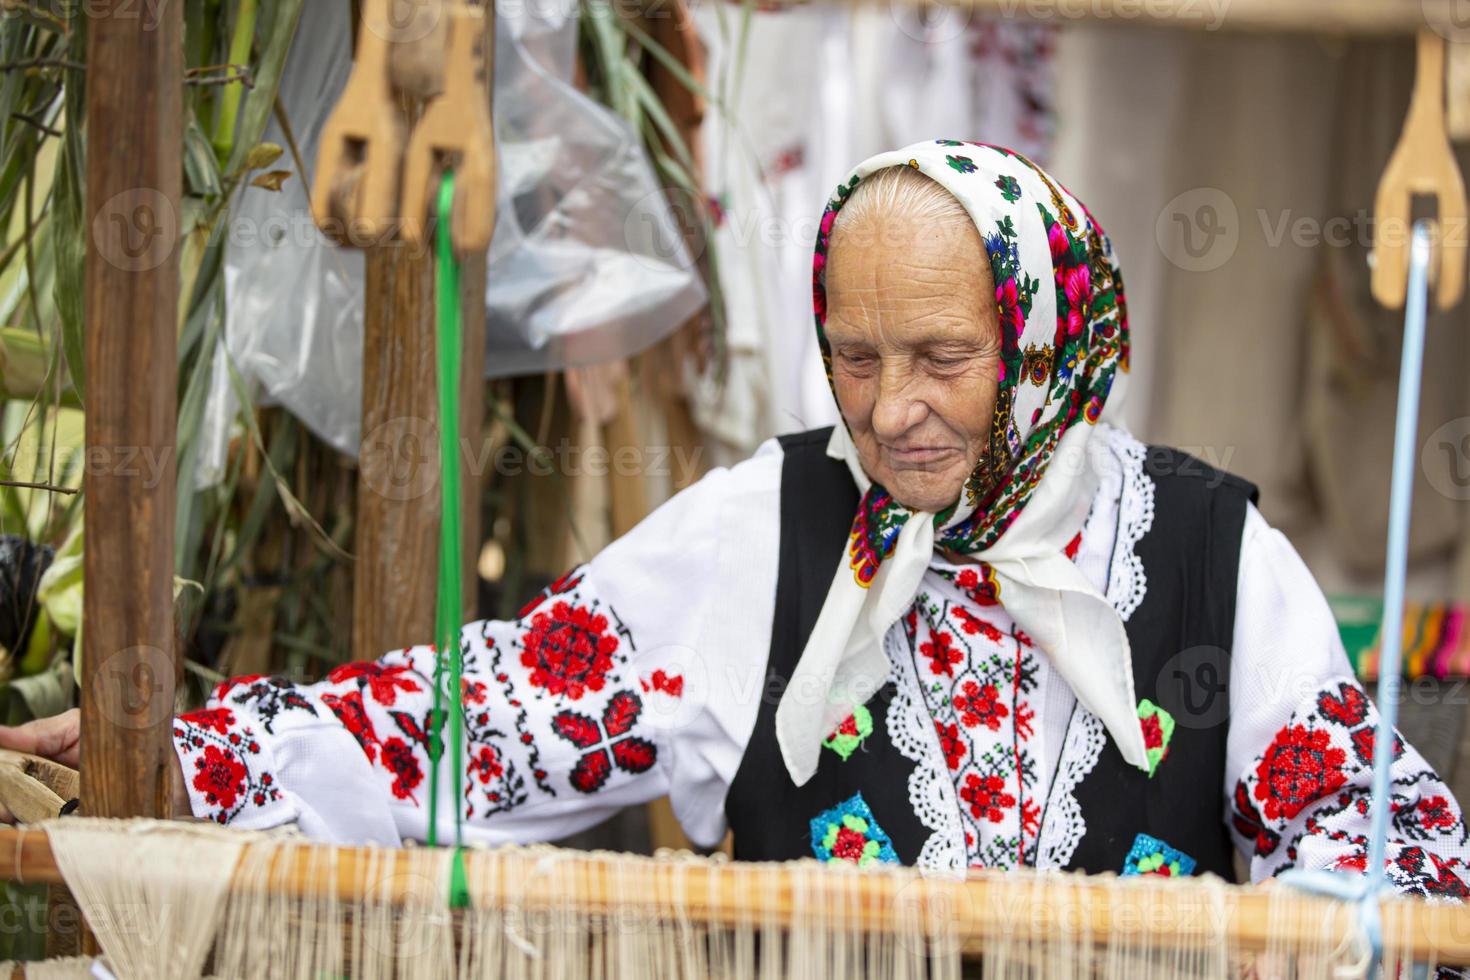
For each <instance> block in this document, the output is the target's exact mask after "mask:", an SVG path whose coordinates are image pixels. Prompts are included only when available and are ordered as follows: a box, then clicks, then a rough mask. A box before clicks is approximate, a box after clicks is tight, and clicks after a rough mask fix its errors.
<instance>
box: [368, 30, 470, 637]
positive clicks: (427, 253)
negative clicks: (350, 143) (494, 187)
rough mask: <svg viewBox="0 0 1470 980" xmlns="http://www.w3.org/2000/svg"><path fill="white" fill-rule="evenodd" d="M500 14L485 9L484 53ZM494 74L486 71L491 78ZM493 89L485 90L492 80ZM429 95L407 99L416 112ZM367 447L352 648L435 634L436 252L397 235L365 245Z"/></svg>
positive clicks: (464, 408) (466, 414)
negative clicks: (491, 14) (488, 13)
mask: <svg viewBox="0 0 1470 980" xmlns="http://www.w3.org/2000/svg"><path fill="white" fill-rule="evenodd" d="M493 20H494V19H493V17H489V18H487V21H486V30H487V33H488V35H489V36H488V38H487V41H486V44H487V58H488V52H489V51H490V50H491V48H490V46H491V45H493V43H494V42H493V38H494V26H493ZM488 75H489V72H487V76H488ZM486 81H487V87H486V89H485V93H486V94H485V97H486V98H489V88H488V77H487V80H486ZM421 107H422V104H421V103H418V102H416V101H414V102H411V103H410V105H409V118H410V119H413V118H415V117H416V115H417V113H418V111H419V110H420V109H421ZM366 255H367V290H366V300H365V315H364V323H363V328H364V329H363V377H362V450H361V455H360V464H361V465H360V469H359V475H358V493H357V533H356V545H355V550H356V553H357V569H356V574H355V576H354V583H353V617H352V621H353V631H352V649H353V655H354V656H356V657H358V658H362V659H366V658H372V657H378V656H381V655H382V654H384V653H386V652H388V651H389V650H393V649H397V648H400V647H404V646H409V645H412V644H417V643H429V642H432V640H433V635H434V597H435V589H436V588H437V583H438V561H439V551H438V546H439V522H440V518H441V515H440V507H439V493H438V490H439V462H438V424H439V410H438V405H437V401H436V399H437V395H436V394H435V391H436V386H435V370H434V264H433V249H432V248H431V247H425V248H418V249H415V248H411V247H409V246H406V245H404V244H402V243H400V242H393V243H389V244H385V245H378V246H374V247H372V248H368V249H367V250H366ZM485 261H486V256H485V254H484V253H483V252H482V253H478V254H475V255H470V256H466V257H465V258H464V262H463V271H462V290H461V296H462V297H463V304H464V305H463V310H464V319H463V324H462V325H463V331H464V333H463V336H464V365H465V366H464V372H463V374H462V376H461V389H462V390H461V399H460V432H461V434H462V438H463V439H464V441H465V442H466V443H467V444H468V445H469V452H468V453H466V454H462V456H461V465H462V466H463V468H464V490H463V495H462V496H463V503H464V514H463V515H462V526H463V529H464V556H465V567H464V577H465V594H464V603H465V605H464V610H465V615H466V616H470V615H473V614H474V611H475V605H476V603H475V595H476V577H475V568H476V564H477V559H478V557H479V550H480V485H481V478H482V477H483V475H484V474H483V473H478V472H476V465H475V464H476V463H478V462H482V461H483V460H482V457H484V456H485V455H486V454H485V453H483V452H482V451H481V450H482V447H481V446H480V438H481V435H480V434H481V429H482V423H483V419H484V385H485V380H484V350H485V268H484V266H485Z"/></svg>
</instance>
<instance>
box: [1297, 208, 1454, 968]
mask: <svg viewBox="0 0 1470 980" xmlns="http://www.w3.org/2000/svg"><path fill="white" fill-rule="evenodd" d="M1429 256H1430V225H1429V223H1428V222H1427V221H1416V222H1415V223H1414V236H1413V240H1412V242H1411V244H1410V246H1409V290H1408V299H1407V302H1406V304H1405V308H1404V354H1403V360H1402V361H1401V363H1400V364H1399V406H1398V416H1397V418H1396V419H1395V421H1394V434H1393V482H1392V489H1391V492H1390V496H1389V502H1388V556H1387V560H1386V562H1385V568H1384V573H1383V634H1382V642H1381V653H1380V656H1379V660H1378V699H1377V700H1378V733H1377V735H1376V736H1375V737H1374V743H1373V797H1372V814H1373V822H1372V826H1371V828H1370V829H1369V832H1368V867H1367V869H1366V873H1365V874H1362V875H1345V874H1341V873H1337V872H1331V871H1287V872H1285V873H1283V874H1282V875H1281V880H1282V882H1283V883H1284V884H1288V885H1290V886H1292V887H1294V888H1298V889H1300V890H1302V891H1308V892H1314V893H1317V894H1324V895H1330V896H1332V897H1334V898H1339V899H1346V900H1350V901H1357V902H1358V903H1359V905H1358V921H1359V924H1360V925H1361V927H1362V929H1363V937H1364V939H1365V940H1366V942H1367V943H1368V946H1369V950H1370V953H1371V960H1370V962H1369V964H1368V972H1369V973H1372V972H1373V971H1375V970H1376V969H1377V968H1378V963H1379V961H1380V959H1382V956H1383V923H1382V918H1381V915H1380V912H1379V896H1380V894H1381V893H1382V891H1383V889H1384V855H1385V853H1386V851H1387V848H1388V817H1389V811H1390V810H1391V809H1392V806H1393V790H1392V786H1391V785H1390V776H1391V772H1390V769H1391V767H1392V766H1393V748H1394V741H1395V738H1396V736H1395V734H1394V729H1395V727H1396V725H1397V722H1398V713H1399V685H1400V678H1401V675H1402V672H1403V666H1402V661H1403V629H1404V578H1405V576H1406V575H1407V573H1408V561H1409V511H1410V506H1411V505H1412V503H1413V500H1414V458H1415V456H1416V455H1417V453H1416V452H1415V449H1416V442H1417V440H1418V431H1419V381H1420V377H1421V376H1422V374H1423V373H1424V320H1425V310H1426V306H1427V303H1428V297H1429Z"/></svg>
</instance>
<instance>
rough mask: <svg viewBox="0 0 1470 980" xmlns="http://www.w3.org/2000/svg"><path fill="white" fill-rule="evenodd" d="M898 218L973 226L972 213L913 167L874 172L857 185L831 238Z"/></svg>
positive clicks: (936, 223)
mask: <svg viewBox="0 0 1470 980" xmlns="http://www.w3.org/2000/svg"><path fill="white" fill-rule="evenodd" d="M895 217H904V218H910V219H917V220H920V221H922V222H923V223H925V224H934V225H938V224H948V223H950V222H960V223H962V224H964V225H966V226H969V225H970V224H971V221H970V213H969V212H968V211H966V210H965V206H964V205H963V204H961V203H960V200H959V198H957V197H955V196H954V195H953V194H951V193H950V192H949V191H948V190H946V189H945V188H944V185H942V184H940V183H939V182H938V181H937V180H935V179H934V178H932V177H929V176H927V175H926V174H923V173H921V172H919V171H918V170H916V169H914V168H913V167H909V166H902V165H899V166H893V167H884V168H883V169H882V170H875V171H873V172H872V173H871V174H869V175H868V176H866V177H864V178H863V179H862V180H861V181H859V182H858V185H857V187H856V189H854V190H853V192H852V195H851V196H850V197H849V198H848V199H847V201H846V203H844V204H843V205H842V208H841V210H839V211H838V212H837V218H836V220H835V221H833V222H832V237H833V238H836V236H837V230H838V229H839V228H849V229H850V228H852V227H854V226H866V225H868V223H869V222H875V223H877V224H879V225H881V224H882V223H883V222H884V221H886V220H891V219H893V218H895Z"/></svg>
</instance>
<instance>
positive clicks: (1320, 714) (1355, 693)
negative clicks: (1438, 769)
mask: <svg viewBox="0 0 1470 980" xmlns="http://www.w3.org/2000/svg"><path fill="white" fill-rule="evenodd" d="M1377 723H1378V713H1377V711H1376V710H1375V709H1374V707H1373V704H1372V702H1371V701H1369V699H1368V696H1367V695H1366V694H1365V693H1364V692H1363V690H1362V688H1361V687H1359V686H1358V685H1357V684H1356V683H1354V682H1351V681H1342V682H1336V683H1334V684H1333V686H1331V687H1328V688H1325V689H1324V690H1322V691H1319V692H1317V693H1315V694H1313V695H1311V696H1310V697H1309V698H1307V699H1306V700H1305V701H1304V702H1303V707H1302V708H1300V709H1298V711H1297V712H1296V713H1295V714H1293V715H1292V717H1291V718H1290V719H1288V721H1287V723H1286V725H1284V726H1283V727H1282V728H1281V730H1280V731H1279V732H1277V734H1276V737H1275V738H1273V739H1272V741H1271V744H1270V745H1269V746H1268V747H1267V749H1266V751H1265V752H1264V753H1262V755H1261V756H1260V757H1259V758H1258V759H1257V761H1256V764H1255V765H1254V766H1253V767H1252V768H1251V770H1250V771H1249V772H1248V773H1247V774H1246V777H1245V778H1243V779H1242V780H1241V781H1240V782H1239V783H1237V784H1236V787H1235V792H1234V794H1233V795H1232V799H1231V814H1230V826H1231V829H1232V830H1233V831H1234V832H1235V833H1236V834H1237V835H1239V836H1240V837H1241V838H1243V839H1244V840H1245V841H1247V842H1252V841H1253V842H1254V845H1255V847H1254V855H1255V859H1256V860H1257V861H1260V862H1263V863H1264V866H1263V867H1258V868H1257V869H1256V873H1257V875H1258V876H1259V875H1260V874H1262V873H1264V874H1270V875H1275V874H1279V873H1280V872H1281V871H1283V870H1285V869H1286V868H1288V867H1292V866H1294V865H1296V864H1297V862H1298V861H1299V860H1300V859H1301V857H1302V855H1303V854H1312V855H1317V854H1318V853H1319V851H1313V850H1308V849H1307V848H1305V847H1304V846H1303V845H1304V841H1306V840H1307V839H1309V838H1310V839H1312V840H1314V841H1323V842H1329V843H1330V844H1331V845H1332V846H1333V848H1334V849H1337V848H1340V849H1341V850H1340V852H1338V853H1337V854H1335V855H1334V856H1332V857H1330V858H1328V861H1329V864H1328V866H1330V867H1334V868H1336V869H1337V870H1343V871H1362V870H1363V869H1364V867H1365V866H1366V853H1367V839H1366V837H1365V835H1364V834H1363V833H1362V831H1363V829H1364V828H1365V827H1366V825H1367V824H1366V821H1367V820H1368V819H1369V817H1370V816H1371V798H1372V790H1371V785H1372V775H1373V749H1374V744H1375V741H1376V737H1375V736H1376V725H1377ZM1391 765H1392V770H1391V776H1390V786H1391V788H1392V796H1391V799H1390V821H1389V823H1390V839H1389V841H1388V851H1387V860H1388V868H1387V870H1388V874H1389V878H1390V880H1391V881H1392V882H1393V883H1394V885H1395V887H1396V888H1398V889H1399V890H1400V891H1405V892H1415V893H1418V894H1421V895H1443V896H1455V897H1465V896H1466V894H1467V892H1466V885H1465V882H1464V880H1463V878H1462V877H1461V874H1462V872H1463V871H1464V870H1465V864H1464V861H1465V857H1466V854H1467V831H1466V828H1465V824H1464V820H1463V817H1462V816H1461V813H1460V809H1459V807H1458V806H1457V805H1456V804H1455V801H1454V798H1453V797H1452V796H1451V794H1450V792H1449V790H1448V788H1447V787H1446V786H1445V785H1444V783H1443V781H1442V780H1440V778H1439V776H1437V775H1436V774H1435V772H1434V770H1433V769H1432V768H1431V767H1430V766H1429V764H1428V763H1427V762H1426V761H1425V760H1424V758H1423V757H1422V756H1420V755H1419V754H1418V753H1417V752H1415V751H1414V750H1413V749H1412V748H1411V747H1410V746H1408V745H1406V744H1405V743H1404V741H1403V738H1402V737H1401V736H1399V735H1398V734H1397V733H1395V735H1394V751H1393V758H1392V760H1391ZM1257 804H1260V806H1259V809H1257Z"/></svg>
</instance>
